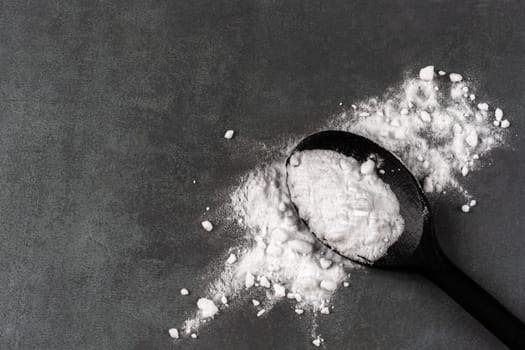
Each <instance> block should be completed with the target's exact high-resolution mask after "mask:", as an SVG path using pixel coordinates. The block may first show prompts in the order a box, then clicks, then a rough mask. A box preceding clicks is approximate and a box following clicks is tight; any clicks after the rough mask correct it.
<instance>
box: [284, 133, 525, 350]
mask: <svg viewBox="0 0 525 350" xmlns="http://www.w3.org/2000/svg"><path fill="white" fill-rule="evenodd" d="M307 150H330V151H335V152H339V153H341V154H343V155H345V156H347V157H352V158H354V159H356V160H357V161H358V162H360V163H361V162H364V161H366V160H367V159H368V158H372V159H375V161H376V164H378V165H379V166H380V169H382V170H383V171H382V172H380V173H378V174H377V175H378V176H379V177H380V178H381V180H382V181H383V182H385V183H386V184H387V185H389V186H390V189H391V190H392V191H393V192H394V194H395V195H396V197H397V199H398V202H399V205H400V213H401V215H402V217H403V219H404V221H405V228H404V231H403V233H402V234H401V236H400V237H399V238H398V240H397V241H396V242H395V243H394V244H392V245H391V246H390V247H389V248H388V250H387V252H386V254H385V255H384V256H383V257H381V258H380V259H379V260H377V261H374V262H369V263H367V264H366V265H367V266H371V267H378V268H384V269H403V270H410V271H414V272H417V273H420V274H422V275H424V276H425V277H427V278H428V279H430V280H431V281H432V282H434V283H435V284H436V285H437V286H438V287H440V288H441V289H442V290H443V291H445V292H446V293H447V294H449V295H450V296H451V297H452V298H453V299H454V300H456V301H457V302H458V303H459V304H460V305H461V306H463V308H465V310H467V311H468V312H469V313H470V314H471V315H472V316H473V317H475V318H476V319H477V320H478V321H480V322H481V323H482V324H483V325H485V327H486V328H487V329H489V330H490V331H491V332H492V333H493V334H494V335H496V336H497V337H498V338H499V339H500V340H501V341H502V342H503V343H505V344H506V345H507V346H509V347H510V348H511V349H525V325H524V324H523V323H522V322H521V321H520V320H519V319H518V318H517V317H516V316H514V315H513V314H512V313H511V312H510V311H508V310H507V309H506V308H505V307H504V306H503V305H502V304H500V303H499V302H498V301H497V300H496V299H494V297H492V296H491V295H490V294H489V293H487V292H486V291H485V290H483V288H481V287H480V286H479V285H478V284H477V283H476V282H474V281H473V280H472V279H470V278H469V277H468V276H467V275H466V274H464V273H463V272H462V271H460V270H459V269H458V268H457V267H456V266H455V265H454V264H453V263H452V262H451V261H450V260H449V259H448V258H447V257H446V256H445V254H444V253H443V252H442V250H441V248H440V247H439V243H438V240H437V238H436V235H435V233H434V229H433V225H432V215H431V211H430V207H429V204H428V200H427V199H426V197H425V194H424V192H423V189H422V188H421V186H420V184H419V182H418V181H417V179H416V178H415V177H414V175H413V174H412V173H411V172H410V170H408V169H407V167H406V166H405V165H404V164H403V162H402V161H401V160H400V159H399V158H398V157H397V156H396V155H394V154H393V153H391V152H390V151H388V150H386V149H384V148H383V147H381V146H379V145H378V144H376V143H375V142H373V141H371V140H369V139H367V138H365V137H363V136H359V135H356V134H353V133H350V132H345V131H334V130H330V131H322V132H319V133H316V134H313V135H310V136H308V137H306V138H305V139H303V140H302V141H301V142H299V144H297V146H296V147H295V148H294V150H293V151H292V152H291V154H290V157H291V156H292V155H293V154H295V153H298V152H301V151H307ZM290 157H288V159H287V160H286V168H287V169H288V167H289V166H290ZM294 205H295V203H294ZM295 206H296V205H295ZM296 209H298V208H297V206H296ZM297 212H298V213H299V212H300V211H299V210H297ZM303 222H304V223H305V225H307V226H308V223H307V222H305V221H304V220H303ZM313 234H314V235H315V232H313ZM348 234H351V232H349V233H348ZM316 237H317V236H316ZM320 241H321V242H322V243H323V244H325V245H327V246H328V247H329V248H330V249H332V250H334V251H336V252H337V253H338V254H339V255H342V256H343V257H345V258H347V259H348V257H347V256H345V255H344V254H341V253H340V252H338V251H337V250H335V249H333V247H331V246H330V243H329V242H326V241H324V240H320ZM351 260H352V259H351ZM352 261H354V262H357V263H360V264H363V261H356V260H352Z"/></svg>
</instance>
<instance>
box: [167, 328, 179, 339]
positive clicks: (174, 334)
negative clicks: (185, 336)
mask: <svg viewBox="0 0 525 350" xmlns="http://www.w3.org/2000/svg"><path fill="white" fill-rule="evenodd" d="M168 333H169V334H170V337H172V338H173V339H179V330H178V329H177V328H170V329H169V330H168Z"/></svg>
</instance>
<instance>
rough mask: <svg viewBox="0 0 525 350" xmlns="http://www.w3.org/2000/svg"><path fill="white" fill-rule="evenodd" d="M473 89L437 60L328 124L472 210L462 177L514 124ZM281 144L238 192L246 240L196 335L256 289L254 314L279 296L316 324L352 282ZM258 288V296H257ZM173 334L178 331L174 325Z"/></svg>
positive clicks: (201, 310)
mask: <svg viewBox="0 0 525 350" xmlns="http://www.w3.org/2000/svg"><path fill="white" fill-rule="evenodd" d="M474 92H475V91H473V87H472V86H471V84H469V83H468V82H465V80H464V79H463V77H462V76H461V75H460V74H457V73H451V74H447V73H445V72H443V71H436V70H435V69H434V67H433V66H428V67H425V68H423V69H421V71H420V74H419V78H414V79H407V80H405V81H404V82H403V83H402V84H401V85H400V86H399V87H398V88H396V89H392V90H391V91H389V92H388V93H386V94H385V95H383V96H381V97H378V98H370V99H368V100H366V101H363V102H361V103H358V104H355V105H352V108H349V109H348V110H346V111H345V112H344V113H341V114H340V115H338V116H336V117H334V118H332V120H330V121H328V122H327V124H326V127H325V128H323V129H339V130H346V131H351V132H354V133H357V134H361V135H363V136H365V137H368V138H370V139H372V140H374V141H376V142H377V143H379V144H380V145H382V146H383V147H385V148H386V149H388V150H390V151H392V152H394V153H395V154H397V155H398V156H399V157H400V158H401V159H402V160H403V161H404V163H405V164H406V165H407V167H408V168H409V169H410V170H411V171H412V172H413V173H414V175H415V176H416V177H417V178H418V179H419V180H421V183H422V184H423V187H424V190H425V191H426V192H430V193H432V192H434V193H441V192H445V191H446V190H453V191H459V192H460V193H462V194H463V195H464V197H465V200H466V204H464V205H463V207H462V210H463V211H464V212H468V211H469V210H470V208H471V207H473V206H475V205H476V201H475V200H474V199H472V198H471V195H470V194H469V193H468V192H467V191H466V190H465V189H464V188H463V187H462V186H461V178H462V177H463V176H468V174H470V173H471V172H472V171H474V170H476V169H478V168H479V167H481V166H482V160H483V157H484V156H485V155H486V154H487V153H488V152H489V151H490V150H491V149H493V148H495V147H498V146H501V145H503V144H504V131H505V129H506V128H508V127H509V126H510V121H508V119H505V116H504V113H503V110H502V109H500V108H493V107H492V106H489V105H488V104H487V103H484V102H479V101H477V100H478V99H477V97H476V96H475V95H474ZM232 136H233V135H232ZM234 141H235V140H232V142H234ZM278 151H279V152H278V153H280V154H281V155H282V158H281V159H279V160H277V161H273V162H266V163H264V164H262V165H261V166H260V167H258V168H257V169H254V170H252V171H250V172H249V173H248V174H246V175H245V176H243V177H242V178H241V179H240V181H239V185H238V186H237V187H236V188H235V189H234V190H233V191H232V193H231V202H230V205H229V206H230V212H231V218H230V219H233V220H234V221H235V222H236V223H237V228H238V230H239V233H240V236H241V237H240V239H241V241H242V242H241V243H240V244H239V246H238V247H234V248H233V249H232V250H231V252H230V254H229V255H228V258H227V259H226V261H225V262H224V268H223V270H222V271H221V272H219V273H218V274H214V275H212V276H211V279H212V281H213V282H211V283H210V285H209V286H208V289H207V293H206V295H204V298H199V300H198V302H197V311H196V313H195V314H194V315H193V316H192V317H190V318H189V319H187V320H186V322H185V323H184V324H183V325H182V328H183V331H184V332H183V333H184V334H185V335H188V334H191V335H192V338H197V334H196V332H197V331H198V330H199V328H200V327H201V326H202V324H203V323H205V322H207V321H209V320H211V319H213V318H214V317H217V315H220V313H221V312H223V311H224V310H225V309H227V308H228V307H230V306H232V305H233V304H235V301H236V300H239V299H242V297H243V296H247V295H249V296H250V298H252V302H251V303H250V307H253V309H250V310H249V312H251V313H253V317H264V316H265V315H267V314H268V313H269V312H270V311H271V308H272V306H273V305H275V303H277V302H281V301H282V300H287V302H288V303H290V304H291V305H292V309H293V311H292V312H295V313H296V314H298V315H302V314H303V313H308V314H310V315H312V316H313V317H314V318H313V322H314V324H315V329H317V321H316V319H315V316H316V315H317V314H318V313H321V314H330V312H331V306H330V300H331V298H332V296H333V294H334V293H335V291H336V290H337V289H338V288H340V287H341V286H344V287H347V286H348V285H349V284H348V282H347V280H348V277H349V271H351V270H352V269H354V268H357V266H355V265H352V263H350V262H348V261H347V260H345V259H341V258H340V257H339V256H338V255H336V254H335V253H333V252H331V251H330V250H328V249H326V248H325V247H324V246H323V245H321V244H320V243H319V242H317V241H316V240H315V239H314V237H313V236H312V234H311V232H309V231H308V228H307V227H305V226H304V224H303V223H302V222H301V220H299V217H298V214H297V213H296V211H295V209H294V207H293V206H292V205H291V203H290V194H289V192H288V188H287V186H286V182H285V181H286V169H285V165H284V161H285V158H286V153H287V150H286V149H285V148H283V149H280V150H278ZM203 228H204V229H205V230H209V231H212V230H213V225H212V224H211V223H210V222H208V221H207V222H203ZM211 234H213V231H212V233H211ZM255 292H257V293H258V297H253V295H254V294H255ZM261 295H263V296H262V297H261ZM170 334H172V335H173V336H174V335H176V336H177V338H178V337H179V333H178V331H177V330H176V329H174V328H172V329H170ZM174 338H175V337H174ZM329 341H330V340H329V339H327V340H326V342H329ZM311 342H312V346H316V347H317V346H321V345H322V344H323V343H324V342H325V339H323V337H322V336H321V335H320V334H319V333H318V332H317V331H312V339H311Z"/></svg>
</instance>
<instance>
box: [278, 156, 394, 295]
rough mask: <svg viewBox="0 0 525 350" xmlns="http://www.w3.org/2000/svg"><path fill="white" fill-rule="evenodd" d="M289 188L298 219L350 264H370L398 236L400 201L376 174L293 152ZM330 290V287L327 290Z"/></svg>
mask: <svg viewBox="0 0 525 350" xmlns="http://www.w3.org/2000/svg"><path fill="white" fill-rule="evenodd" d="M292 157H296V158H297V163H298V165H296V166H292V165H290V166H289V167H288V185H289V188H290V193H291V196H292V200H293V202H294V203H295V205H296V206H297V208H298V210H299V214H300V216H301V217H302V218H303V219H304V220H305V221H306V222H307V223H308V226H309V227H310V229H311V230H312V231H313V232H315V234H316V235H317V237H318V238H320V239H321V240H323V241H325V242H327V243H328V244H329V245H330V246H331V247H332V248H334V249H336V250H337V251H338V252H340V253H341V254H343V255H344V256H347V257H350V258H351V259H352V260H357V261H360V262H364V263H367V262H373V261H375V260H377V259H379V258H380V257H382V256H383V255H384V254H385V253H386V251H387V249H388V247H389V246H390V245H392V244H393V243H394V242H395V241H396V240H397V239H398V237H399V236H400V235H401V233H403V229H404V220H403V218H402V217H401V214H400V213H399V202H398V201H397V198H396V196H395V194H394V192H392V190H391V189H390V187H389V186H388V185H387V184H385V183H384V182H383V181H382V180H381V179H380V178H379V177H378V176H377V174H376V172H375V166H374V162H373V161H372V160H370V159H369V160H368V161H366V162H364V163H363V164H359V162H358V161H357V160H355V159H354V158H351V157H346V156H344V155H342V154H340V153H338V152H334V151H326V150H315V151H303V152H299V153H295V154H294V155H293V156H292ZM329 289H330V288H329Z"/></svg>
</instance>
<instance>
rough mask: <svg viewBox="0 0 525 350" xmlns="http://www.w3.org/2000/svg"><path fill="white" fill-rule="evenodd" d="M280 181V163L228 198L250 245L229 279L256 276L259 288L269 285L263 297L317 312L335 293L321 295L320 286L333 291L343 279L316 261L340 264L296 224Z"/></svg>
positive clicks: (282, 178)
mask: <svg viewBox="0 0 525 350" xmlns="http://www.w3.org/2000/svg"><path fill="white" fill-rule="evenodd" d="M285 181H286V174H285V169H284V165H283V163H282V162H279V163H275V164H271V165H269V166H265V167H263V168H261V169H258V170H256V171H254V172H253V173H250V174H249V175H248V176H247V177H246V178H245V180H244V182H243V184H242V185H241V186H240V187H239V188H238V189H237V190H236V191H235V192H234V194H233V195H232V203H233V209H234V211H235V217H236V218H237V219H238V220H240V221H241V222H242V223H243V226H244V227H245V229H246V230H247V233H248V234H249V235H250V238H251V239H252V241H253V242H254V245H253V247H252V248H251V249H249V250H248V251H247V252H246V253H245V254H244V256H242V257H241V258H240V259H239V262H238V264H237V266H236V269H235V270H234V275H235V278H236V279H237V280H239V281H242V280H245V278H246V277H245V276H260V278H259V283H260V286H261V287H264V288H269V287H270V285H273V291H272V290H270V291H269V292H268V293H270V296H271V297H272V298H281V297H283V296H284V295H285V293H286V292H291V293H293V294H294V295H295V296H300V300H301V301H300V305H301V306H302V307H309V308H311V309H314V310H318V309H319V308H320V307H321V306H322V305H324V304H325V302H326V301H327V300H329V299H330V296H331V294H332V292H333V289H334V288H331V289H330V290H327V289H324V288H322V287H321V283H322V282H323V281H327V282H326V283H329V284H330V283H332V284H335V286H337V285H338V284H339V283H340V282H341V281H342V279H343V278H344V276H345V273H344V270H343V268H342V267H341V266H340V265H339V264H331V263H330V265H331V266H326V263H324V267H323V266H321V263H320V260H321V259H323V260H330V261H333V260H334V259H335V260H336V261H340V260H341V259H340V258H338V257H336V255H335V254H331V253H330V252H327V249H326V248H325V247H324V246H322V245H321V244H319V243H317V242H316V241H315V239H314V237H313V236H312V234H311V233H310V232H309V231H308V229H307V228H306V227H305V226H304V225H303V224H302V222H301V221H300V220H299V219H298V216H297V213H296V212H295V210H294V209H293V207H292V206H291V204H290V197H289V194H288V191H286V183H285ZM322 254H325V255H322Z"/></svg>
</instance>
